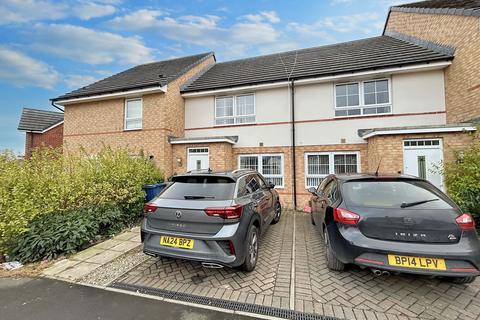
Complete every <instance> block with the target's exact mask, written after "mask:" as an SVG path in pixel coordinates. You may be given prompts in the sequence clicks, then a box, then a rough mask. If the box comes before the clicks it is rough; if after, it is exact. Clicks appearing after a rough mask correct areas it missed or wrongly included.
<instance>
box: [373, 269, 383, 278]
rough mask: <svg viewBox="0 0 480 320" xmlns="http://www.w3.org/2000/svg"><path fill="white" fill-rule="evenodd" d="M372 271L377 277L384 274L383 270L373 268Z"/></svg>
mask: <svg viewBox="0 0 480 320" xmlns="http://www.w3.org/2000/svg"><path fill="white" fill-rule="evenodd" d="M372 272H373V274H374V275H375V276H377V277H380V276H381V275H382V270H378V269H372Z"/></svg>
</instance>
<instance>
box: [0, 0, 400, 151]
mask: <svg viewBox="0 0 480 320" xmlns="http://www.w3.org/2000/svg"><path fill="white" fill-rule="evenodd" d="M402 2H408V1H397V0H317V1H307V0H296V1H286V0H256V1H246V0H245V1H233V0H231V1H226V0H225V1H224V0H208V1H207V0H192V1H186V0H164V1H161V0H143V1H127V0H123V1H122V0H74V1H67V0H2V1H1V3H0V17H1V19H0V98H1V104H0V112H1V113H0V150H2V149H11V150H14V151H16V152H19V153H22V152H23V148H24V134H23V133H21V132H18V131H17V130H16V128H17V125H18V120H19V117H20V114H21V109H22V108H23V107H32V108H39V109H46V110H55V109H54V108H53V107H51V106H50V102H49V99H50V98H53V97H56V96H58V95H60V94H63V93H66V92H69V91H71V90H74V89H76V88H79V87H82V86H84V85H87V84H89V83H91V82H94V81H96V80H99V79H102V78H105V77H107V76H109V75H111V74H114V73H116V72H119V71H121V70H124V69H127V68H129V67H131V66H133V65H136V64H140V63H144V62H149V61H154V60H162V59H168V58H173V57H178V56H183V55H189V54H194V53H199V52H206V51H215V54H216V57H217V61H225V60H231V59H237V58H243V57H247V56H253V55H260V54H267V53H272V52H280V51H285V50H291V49H296V48H305V47H310V46H318V45H324V44H330V43H336V42H343V41H348V40H354V39H360V38H367V37H372V36H377V35H380V34H381V31H382V28H383V24H384V22H385V18H386V14H387V11H388V7H389V6H390V5H393V4H398V3H402Z"/></svg>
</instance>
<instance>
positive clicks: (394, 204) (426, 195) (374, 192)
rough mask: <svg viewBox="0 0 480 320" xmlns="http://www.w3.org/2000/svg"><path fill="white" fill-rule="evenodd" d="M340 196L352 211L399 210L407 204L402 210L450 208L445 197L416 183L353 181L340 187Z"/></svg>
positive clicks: (427, 184) (429, 187)
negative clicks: (366, 208)
mask: <svg viewBox="0 0 480 320" xmlns="http://www.w3.org/2000/svg"><path fill="white" fill-rule="evenodd" d="M342 193H343V197H344V198H345V201H346V203H347V205H348V206H354V207H378V208H401V207H402V205H403V206H405V205H406V204H409V205H408V206H406V207H405V208H409V207H410V208H412V209H452V208H453V205H452V204H451V203H449V200H448V198H447V197H445V195H443V194H442V193H440V192H438V191H437V190H435V189H433V188H432V186H431V185H430V184H429V183H427V182H424V181H419V180H394V181H391V180H385V181H382V180H372V181H369V180H367V181H361V180H359V181H356V180H353V181H348V182H346V183H344V184H343V187H342ZM426 200H428V202H424V201H426ZM417 202H424V203H421V204H415V203H417ZM412 204H413V205H412Z"/></svg>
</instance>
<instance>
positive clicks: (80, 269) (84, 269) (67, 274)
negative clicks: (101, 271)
mask: <svg viewBox="0 0 480 320" xmlns="http://www.w3.org/2000/svg"><path fill="white" fill-rule="evenodd" d="M98 267H100V264H98V263H88V262H80V263H79V264H76V265H75V266H74V267H72V268H69V269H67V270H65V271H63V272H60V273H58V274H56V278H59V279H68V280H77V279H80V278H82V277H83V276H85V275H86V274H88V273H90V272H92V271H93V270H95V269H97V268H98Z"/></svg>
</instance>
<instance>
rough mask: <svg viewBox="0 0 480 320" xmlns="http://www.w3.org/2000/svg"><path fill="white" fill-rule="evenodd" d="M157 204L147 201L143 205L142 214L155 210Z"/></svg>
mask: <svg viewBox="0 0 480 320" xmlns="http://www.w3.org/2000/svg"><path fill="white" fill-rule="evenodd" d="M157 208H158V207H157V206H156V205H154V204H151V203H147V204H146V205H144V206H143V213H144V214H149V213H152V212H155V210H157Z"/></svg>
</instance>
